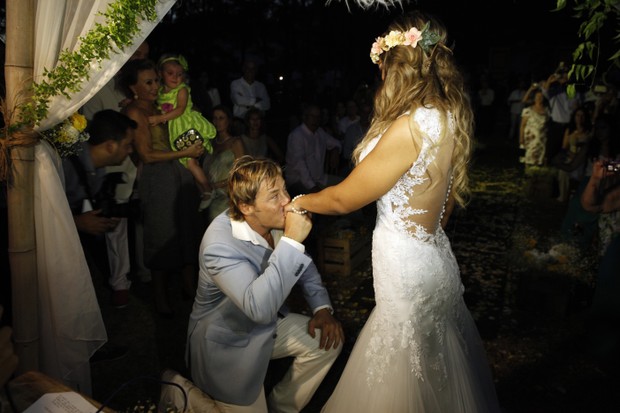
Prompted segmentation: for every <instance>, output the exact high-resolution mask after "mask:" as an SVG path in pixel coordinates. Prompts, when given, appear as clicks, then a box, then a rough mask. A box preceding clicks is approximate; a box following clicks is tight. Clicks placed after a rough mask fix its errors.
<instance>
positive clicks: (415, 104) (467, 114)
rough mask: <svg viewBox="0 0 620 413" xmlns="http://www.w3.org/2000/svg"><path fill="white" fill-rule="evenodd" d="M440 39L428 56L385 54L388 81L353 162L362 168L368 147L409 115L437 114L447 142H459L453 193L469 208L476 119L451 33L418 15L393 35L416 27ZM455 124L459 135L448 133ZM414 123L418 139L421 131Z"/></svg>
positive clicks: (401, 51)
mask: <svg viewBox="0 0 620 413" xmlns="http://www.w3.org/2000/svg"><path fill="white" fill-rule="evenodd" d="M426 23H429V27H428V30H430V31H432V32H434V33H436V34H437V35H439V41H438V42H437V43H436V44H435V45H433V46H431V47H430V48H428V49H427V50H426V51H425V50H424V49H423V48H422V47H421V45H420V44H418V46H417V47H415V48H414V47H411V46H405V45H399V46H396V47H392V48H391V49H389V50H388V51H385V52H383V53H382V54H381V56H380V60H379V62H378V64H379V67H380V68H381V71H382V74H383V77H384V80H383V83H382V85H381V86H380V87H379V89H378V90H377V92H376V94H375V99H374V113H373V119H372V121H371V124H370V127H369V129H368V132H367V133H366V135H365V136H364V138H363V139H362V141H361V142H360V144H359V145H358V146H357V147H356V148H355V150H354V152H353V160H354V162H355V163H356V164H357V163H359V161H360V154H361V152H362V151H363V150H364V148H365V147H366V145H367V144H368V143H369V142H370V141H371V140H372V139H373V138H375V137H376V136H378V135H380V134H381V133H383V132H384V131H385V130H386V129H387V128H388V127H389V126H390V124H391V123H392V122H394V120H396V119H397V118H398V117H399V116H401V115H402V114H403V113H405V112H407V111H409V112H411V113H413V112H414V111H415V110H416V109H417V108H419V107H427V108H435V109H437V110H439V112H440V113H441V122H442V126H443V127H442V131H443V136H442V138H441V139H446V138H447V137H448V135H451V136H450V138H451V139H454V143H455V147H454V151H453V153H452V168H453V181H452V193H453V196H454V199H455V201H456V202H457V203H458V204H459V205H461V206H464V205H465V204H466V203H467V198H468V195H469V193H470V189H469V180H468V175H467V169H468V165H469V161H470V158H471V152H472V137H473V130H474V116H473V111H472V108H471V102H470V99H469V95H468V94H467V93H466V92H465V81H464V78H463V75H462V74H461V72H460V70H459V67H458V66H457V64H456V62H455V60H454V57H453V55H452V50H451V49H450V48H448V47H447V46H446V39H447V31H446V28H445V27H444V25H443V24H442V23H441V22H440V21H439V20H438V19H436V18H434V17H432V16H429V15H426V14H423V13H420V12H414V13H412V14H409V15H407V16H403V17H401V18H400V19H399V20H397V21H395V22H393V23H392V24H391V25H390V27H388V29H387V30H386V32H385V34H384V35H386V34H388V33H389V32H391V31H394V30H396V31H400V32H406V31H408V30H409V29H411V28H412V27H417V28H418V29H421V28H423V27H424V26H425V25H426ZM449 116H451V117H452V120H453V121H454V130H453V131H451V130H450V128H448V117H449ZM412 118H413V117H410V128H411V131H412V133H414V134H415V133H419V130H418V128H417V126H416V125H415V123H414V122H413V119H412Z"/></svg>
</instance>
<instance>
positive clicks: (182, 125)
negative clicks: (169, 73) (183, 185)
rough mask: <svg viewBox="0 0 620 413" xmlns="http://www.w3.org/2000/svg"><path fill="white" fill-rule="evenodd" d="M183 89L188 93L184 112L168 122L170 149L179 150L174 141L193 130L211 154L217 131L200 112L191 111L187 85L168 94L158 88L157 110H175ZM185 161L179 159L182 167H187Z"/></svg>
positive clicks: (190, 99) (182, 85) (184, 159)
mask: <svg viewBox="0 0 620 413" xmlns="http://www.w3.org/2000/svg"><path fill="white" fill-rule="evenodd" d="M183 88H186V89H187V91H188V96H187V106H186V107H185V112H183V114H181V116H179V117H177V118H176V119H172V120H169V121H168V132H169V135H170V147H172V149H173V150H175V151H177V150H179V148H178V145H175V141H176V140H177V138H178V137H179V136H181V135H183V134H184V133H186V132H187V131H188V130H190V129H195V130H197V131H198V133H200V135H201V136H202V137H203V141H202V144H203V146H204V148H205V151H207V152H208V153H212V152H213V146H212V145H211V139H213V138H215V134H216V133H217V131H216V130H215V126H213V124H212V123H211V122H209V121H208V120H207V119H205V117H204V116H202V114H201V113H200V112H198V111H196V110H193V106H194V104H193V103H192V95H191V89H190V87H189V86H187V84H185V83H181V84H180V85H179V86H177V87H176V88H174V89H172V90H170V91H169V92H164V89H163V87H162V88H160V89H159V96H158V97H157V104H158V107H159V110H160V111H161V112H162V113H167V112H170V111H171V110H172V109H174V108H176V107H177V95H178V94H179V91H180V90H181V89H183ZM169 105H172V106H169ZM190 139H191V138H190ZM187 160H188V158H181V159H179V161H180V162H181V163H182V164H183V166H187Z"/></svg>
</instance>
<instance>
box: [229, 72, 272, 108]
mask: <svg viewBox="0 0 620 413" xmlns="http://www.w3.org/2000/svg"><path fill="white" fill-rule="evenodd" d="M230 99H231V100H232V102H233V115H234V116H236V117H239V118H243V116H245V112H247V111H248V109H250V108H251V107H255V108H257V109H260V110H261V111H263V112H266V111H268V110H269V109H270V108H271V100H270V99H269V94H268V93H267V88H266V87H265V85H264V84H263V83H261V82H259V81H257V80H255V81H254V82H252V84H250V83H248V82H247V81H246V80H245V79H244V78H243V77H240V78H239V79H236V80H233V81H232V82H231V83H230Z"/></svg>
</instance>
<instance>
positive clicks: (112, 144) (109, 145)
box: [104, 139, 119, 154]
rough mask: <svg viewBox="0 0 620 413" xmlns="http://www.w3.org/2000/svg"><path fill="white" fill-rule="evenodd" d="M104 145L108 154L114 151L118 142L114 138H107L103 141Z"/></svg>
mask: <svg viewBox="0 0 620 413" xmlns="http://www.w3.org/2000/svg"><path fill="white" fill-rule="evenodd" d="M104 145H105V150H106V152H107V153H109V154H112V153H114V152H116V149H117V148H118V145H119V142H118V141H116V140H114V139H109V140H107V141H105V143H104Z"/></svg>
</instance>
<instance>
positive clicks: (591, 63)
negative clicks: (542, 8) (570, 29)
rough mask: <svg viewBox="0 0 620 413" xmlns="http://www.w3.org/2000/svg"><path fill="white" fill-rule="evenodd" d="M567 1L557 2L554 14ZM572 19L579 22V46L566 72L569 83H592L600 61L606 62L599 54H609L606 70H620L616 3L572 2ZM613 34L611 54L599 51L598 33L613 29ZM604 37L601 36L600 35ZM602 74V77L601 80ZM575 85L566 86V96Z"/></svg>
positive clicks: (614, 0)
mask: <svg viewBox="0 0 620 413" xmlns="http://www.w3.org/2000/svg"><path fill="white" fill-rule="evenodd" d="M567 4H568V0H557V3H556V9H555V11H560V10H563V9H564V8H566V6H567ZM572 9H573V11H574V12H575V13H574V14H573V17H574V18H576V19H578V20H580V21H581V24H580V25H579V29H578V33H577V34H578V35H579V37H580V38H581V39H583V42H582V43H580V44H579V45H577V47H576V48H575V51H574V52H573V56H572V57H573V65H572V67H571V70H570V72H569V77H570V79H572V80H574V81H575V83H580V84H584V83H585V82H586V81H587V80H588V79H590V78H591V81H592V82H594V81H595V80H596V78H597V71H600V70H599V64H600V59H601V57H602V58H606V57H605V56H601V53H605V54H607V53H608V54H610V55H611V56H610V57H607V58H606V61H608V62H610V67H612V66H614V65H615V66H620V49H619V48H618V46H617V45H618V43H619V42H620V0H573V7H572ZM613 25H615V26H614V27H612V29H613V30H614V32H615V36H614V37H613V43H614V46H613V48H615V49H616V50H615V51H613V50H612V51H611V52H610V51H606V50H603V51H602V45H601V32H602V31H603V29H605V28H609V26H613ZM603 36H604V35H603ZM604 73H605V72H604V71H603V76H604ZM575 83H572V84H571V85H569V90H568V93H569V95H570V94H571V93H573V94H574V93H575Z"/></svg>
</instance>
